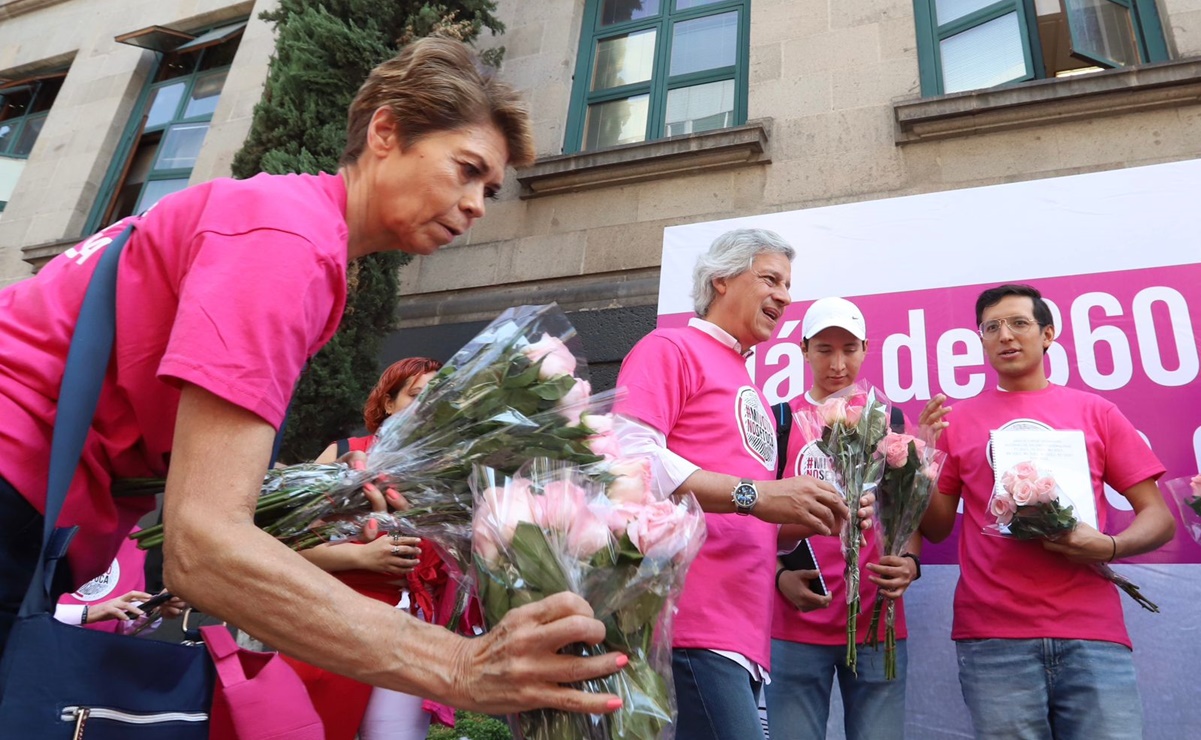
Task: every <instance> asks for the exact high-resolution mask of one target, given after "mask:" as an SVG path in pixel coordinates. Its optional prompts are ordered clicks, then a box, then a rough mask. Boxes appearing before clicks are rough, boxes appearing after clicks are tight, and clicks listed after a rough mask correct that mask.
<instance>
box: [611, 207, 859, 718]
mask: <svg viewBox="0 0 1201 740" xmlns="http://www.w3.org/2000/svg"><path fill="white" fill-rule="evenodd" d="M794 256H795V251H794V250H793V248H792V247H791V246H789V245H788V244H787V243H786V242H785V241H784V240H783V239H781V238H780V237H779V235H777V234H775V233H774V232H771V231H767V230H764V229H737V230H734V231H729V232H727V233H725V234H722V235H721V236H719V237H718V238H717V239H716V240H715V241H714V242H713V244H712V246H710V248H709V250H708V252H706V253H705V254H704V255H702V256H701V257H700V259H699V260H698V261H697V264H696V267H695V269H694V271H693V285H694V288H693V300H694V303H695V309H696V317H695V318H693V319H691V320H690V321H689V322H688V326H686V327H681V328H677V329H656V330H655V331H653V332H651V333H650V334H649V335H647V336H646V337H644V338H643V339H642V340H640V341H639V342H638V344H637V345H635V346H634V349H633V350H631V351H630V354H629V355H628V356H627V357H626V358H625V361H624V362H623V363H622V366H621V372H620V373H619V375H618V378H617V385H618V386H619V387H623V388H625V389H626V395H625V397H624V398H623V399H621V400H619V402H618V404H617V407H616V411H617V412H618V414H620V416H621V418H620V419H619V423H618V427H617V430H618V434H619V436H620V439H621V445H622V452H623V454H626V455H639V454H645V455H649V456H650V457H651V459H652V461H653V470H654V475H655V478H656V480H657V482H658V485H659V488H660V490H662V491H663V492H665V493H666V492H691V493H693V494H694V495H695V496H696V497H697V499H698V500H699V501H700V503H701V507H702V508H703V509H704V510H705V512H706V514H705V522H706V527H707V530H708V534H707V536H706V539H705V544H704V546H703V547H702V548H701V551H700V553H699V554H698V555H697V558H696V560H695V561H694V562H693V564H692V566H691V567H690V568H689V571H688V577H687V580H686V582H685V584H684V592H683V594H682V595H681V597H680V601H679V610H678V612H677V613H676V616H675V622H674V625H675V631H674V637H673V643H672V648H673V650H672V673H673V677H674V680H675V690H676V700H677V703H678V707H679V717H678V722H677V725H676V737H678V738H681V740H684V739H687V740H709V739H715V740H716V739H719V738H721V739H728V740H752V739H753V738H762V737H763V727H762V725H761V724H760V721H759V710H758V702H757V694H758V691H759V688H760V687H761V685H762V684H763V682H764V681H766V680H768V671H769V669H770V660H771V646H770V638H771V618H770V615H771V611H772V598H773V596H772V595H773V593H774V590H775V585H774V577H775V562H776V552H777V549H778V544H777V540H778V537H779V535H780V527H779V525H781V524H793V525H799V526H797V527H793V528H791V529H792V530H793V531H792V532H790V533H789V536H792V535H795V536H798V537H799V536H805V535H808V534H824V535H829V534H833V533H835V532H837V531H839V527H840V526H841V525H842V523H843V522H845V521H846V519H847V517H848V511H847V507H846V504H845V503H843V500H842V498H841V497H840V496H839V495H838V493H837V492H836V491H835V489H834V487H833V486H831V485H830V484H829V483H825V482H821V481H817V480H815V479H813V478H810V477H806V476H798V477H795V478H789V479H786V480H775V471H776V454H777V451H776V427H775V422H774V420H773V418H772V416H771V414H770V413H769V412H768V404H767V402H766V400H765V399H764V397H763V393H762V392H761V391H760V390H759V389H758V388H757V387H756V386H755V384H754V383H753V382H752V381H751V378H750V376H749V374H748V373H747V369H746V356H747V355H748V354H749V353H750V352H751V350H752V348H753V347H754V346H755V345H756V344H758V343H759V342H762V341H764V340H766V339H768V338H770V337H771V335H772V332H773V331H774V330H775V328H776V323H777V322H778V321H779V320H780V317H781V316H783V314H784V309H785V307H787V306H788V304H789V303H791V301H792V299H791V297H790V296H789V292H788V289H789V286H790V285H791V278H792V259H793V257H794Z"/></svg>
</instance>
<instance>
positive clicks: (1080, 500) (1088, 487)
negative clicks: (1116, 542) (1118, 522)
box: [990, 429, 1097, 527]
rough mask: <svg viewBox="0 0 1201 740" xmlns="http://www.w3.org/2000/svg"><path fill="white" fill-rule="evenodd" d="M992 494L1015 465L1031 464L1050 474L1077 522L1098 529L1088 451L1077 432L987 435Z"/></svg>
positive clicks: (1001, 431) (1012, 431) (1017, 431)
mask: <svg viewBox="0 0 1201 740" xmlns="http://www.w3.org/2000/svg"><path fill="white" fill-rule="evenodd" d="M990 436H991V444H992V468H993V475H994V476H995V478H996V483H995V484H994V485H995V486H996V488H995V489H994V490H1000V486H1001V476H1002V475H1003V474H1004V473H1005V471H1007V470H1009V469H1010V468H1012V467H1013V466H1015V465H1017V464H1018V463H1023V462H1031V463H1034V464H1035V465H1037V466H1038V468H1039V470H1040V471H1041V472H1042V473H1044V474H1050V475H1051V476H1053V477H1054V478H1055V482H1056V483H1057V484H1058V485H1059V487H1060V488H1061V489H1062V490H1063V493H1064V494H1065V495H1066V496H1067V497H1068V498H1069V499H1071V503H1072V507H1073V509H1074V511H1075V514H1076V520H1077V521H1081V522H1085V523H1087V524H1088V525H1089V526H1092V527H1096V526H1097V498H1096V496H1095V495H1094V493H1093V480H1092V475H1091V474H1090V473H1089V467H1088V448H1087V447H1086V446H1085V442H1084V432H1082V431H1080V430H1079V429H1071V430H1047V429H996V430H993V431H992V432H991V433H990Z"/></svg>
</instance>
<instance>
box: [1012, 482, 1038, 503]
mask: <svg viewBox="0 0 1201 740" xmlns="http://www.w3.org/2000/svg"><path fill="white" fill-rule="evenodd" d="M1035 480H1037V478H1036V479H1035ZM1009 492H1010V493H1011V494H1012V495H1013V503H1015V504H1017V505H1018V506H1029V505H1030V504H1033V503H1035V491H1034V481H1033V480H1028V479H1026V478H1019V479H1018V480H1017V481H1016V482H1014V484H1013V488H1012V489H1010V491H1009Z"/></svg>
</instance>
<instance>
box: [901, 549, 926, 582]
mask: <svg viewBox="0 0 1201 740" xmlns="http://www.w3.org/2000/svg"><path fill="white" fill-rule="evenodd" d="M901 557H903V558H909V559H910V560H912V561H913V564H914V565H916V566H917V575H915V576H914V577H913V580H915V581H916V580H917V579H919V578H921V577H922V561H921V559H920V558H918V556H917V555H914V554H913V553H911V552H907V553H903V554H902V555H901Z"/></svg>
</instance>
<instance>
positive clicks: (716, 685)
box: [671, 648, 763, 740]
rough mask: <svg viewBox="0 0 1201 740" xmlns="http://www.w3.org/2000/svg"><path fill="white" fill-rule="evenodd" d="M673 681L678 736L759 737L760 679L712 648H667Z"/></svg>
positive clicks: (682, 739) (691, 739)
mask: <svg viewBox="0 0 1201 740" xmlns="http://www.w3.org/2000/svg"><path fill="white" fill-rule="evenodd" d="M671 670H672V674H673V677H674V679H675V684H676V704H677V705H678V706H679V716H678V718H677V719H676V740H763V725H762V724H761V723H760V722H759V702H758V699H757V697H758V694H759V687H760V685H761V684H760V682H759V681H755V680H754V679H752V678H751V674H750V673H749V672H748V671H747V669H745V668H743V667H742V666H740V665H738V664H737V663H735V662H734V661H732V660H730V659H729V658H727V657H725V656H722V655H718V654H717V653H715V652H713V651H711V650H700V649H695V648H689V649H680V650H672V651H671Z"/></svg>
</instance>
